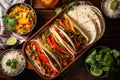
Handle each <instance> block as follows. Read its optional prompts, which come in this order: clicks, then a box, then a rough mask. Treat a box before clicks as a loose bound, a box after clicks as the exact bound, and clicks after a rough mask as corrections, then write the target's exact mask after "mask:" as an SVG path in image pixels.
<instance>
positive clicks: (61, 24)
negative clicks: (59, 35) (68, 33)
mask: <svg viewBox="0 0 120 80" xmlns="http://www.w3.org/2000/svg"><path fill="white" fill-rule="evenodd" d="M57 21H58V22H59V24H60V26H62V27H63V28H65V29H66V26H65V25H64V24H63V22H62V20H61V19H57Z"/></svg>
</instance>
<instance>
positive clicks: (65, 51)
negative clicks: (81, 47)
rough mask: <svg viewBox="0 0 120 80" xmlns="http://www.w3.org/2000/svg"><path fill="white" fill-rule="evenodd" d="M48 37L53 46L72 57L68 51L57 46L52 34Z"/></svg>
mask: <svg viewBox="0 0 120 80" xmlns="http://www.w3.org/2000/svg"><path fill="white" fill-rule="evenodd" d="M50 39H51V43H52V44H53V45H54V46H55V48H56V49H58V50H60V51H61V52H63V53H65V54H67V55H68V56H69V57H71V58H72V57H73V56H72V54H71V53H69V52H68V51H67V50H64V49H62V48H61V47H60V46H58V45H57V44H56V42H55V41H54V38H53V36H52V35H50Z"/></svg>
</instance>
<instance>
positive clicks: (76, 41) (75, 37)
mask: <svg viewBox="0 0 120 80" xmlns="http://www.w3.org/2000/svg"><path fill="white" fill-rule="evenodd" d="M74 41H75V44H76V46H78V47H79V46H80V42H78V40H77V36H74Z"/></svg>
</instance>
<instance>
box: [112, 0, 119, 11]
mask: <svg viewBox="0 0 120 80" xmlns="http://www.w3.org/2000/svg"><path fill="white" fill-rule="evenodd" d="M117 5H118V0H113V1H112V3H111V9H113V10H115V9H116V7H117Z"/></svg>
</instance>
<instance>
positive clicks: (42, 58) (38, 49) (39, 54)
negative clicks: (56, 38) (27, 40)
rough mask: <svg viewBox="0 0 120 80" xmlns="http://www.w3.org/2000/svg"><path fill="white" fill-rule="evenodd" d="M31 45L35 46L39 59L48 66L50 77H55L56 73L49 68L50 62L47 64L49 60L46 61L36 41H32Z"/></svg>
mask: <svg viewBox="0 0 120 80" xmlns="http://www.w3.org/2000/svg"><path fill="white" fill-rule="evenodd" d="M31 44H32V45H35V46H36V48H37V52H38V57H39V58H40V59H41V60H42V61H43V62H44V63H45V64H46V65H48V67H49V68H51V69H52V73H51V76H55V75H56V73H57V72H56V71H55V70H54V69H53V68H52V67H51V65H50V62H49V60H48V59H47V57H46V56H45V54H44V53H42V52H41V50H42V49H41V47H40V46H39V45H38V43H37V42H36V41H32V43H31Z"/></svg>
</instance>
